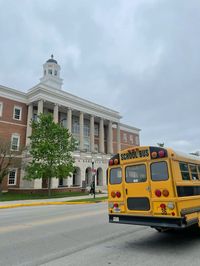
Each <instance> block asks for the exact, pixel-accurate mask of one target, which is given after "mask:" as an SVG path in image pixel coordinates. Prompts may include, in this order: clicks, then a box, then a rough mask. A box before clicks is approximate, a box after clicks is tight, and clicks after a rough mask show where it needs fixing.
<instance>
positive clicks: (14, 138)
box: [11, 134, 20, 151]
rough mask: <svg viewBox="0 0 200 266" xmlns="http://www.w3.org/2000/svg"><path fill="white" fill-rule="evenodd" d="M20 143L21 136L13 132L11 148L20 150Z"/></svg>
mask: <svg viewBox="0 0 200 266" xmlns="http://www.w3.org/2000/svg"><path fill="white" fill-rule="evenodd" d="M19 143H20V136H19V135H17V134H13V135H12V139H11V150H13V151H18V150H19Z"/></svg>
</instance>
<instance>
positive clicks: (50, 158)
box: [25, 114, 76, 196]
mask: <svg viewBox="0 0 200 266" xmlns="http://www.w3.org/2000/svg"><path fill="white" fill-rule="evenodd" d="M31 127H32V135H31V136H30V140H31V143H30V148H29V149H30V150H29V152H30V155H31V157H32V160H31V161H30V162H29V163H28V165H27V166H26V167H25V169H26V178H27V179H37V178H42V179H47V180H48V195H49V196H50V195H51V180H52V178H54V177H56V178H62V177H67V176H69V175H70V174H71V173H73V171H74V159H73V156H72V152H73V151H74V150H75V146H76V145H75V140H74V138H73V137H72V135H71V134H70V133H69V131H68V129H65V128H64V127H62V126H61V125H60V124H56V123H54V121H53V117H52V115H51V114H48V115H46V114H40V115H39V117H38V119H37V120H32V121H31Z"/></svg>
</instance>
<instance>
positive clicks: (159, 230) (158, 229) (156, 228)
mask: <svg viewBox="0 0 200 266" xmlns="http://www.w3.org/2000/svg"><path fill="white" fill-rule="evenodd" d="M154 229H155V230H156V231H157V232H159V233H164V232H170V231H172V230H173V229H172V228H163V227H154Z"/></svg>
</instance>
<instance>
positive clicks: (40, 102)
mask: <svg viewBox="0 0 200 266" xmlns="http://www.w3.org/2000/svg"><path fill="white" fill-rule="evenodd" d="M40 113H43V100H39V101H38V115H40Z"/></svg>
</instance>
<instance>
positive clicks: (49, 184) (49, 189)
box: [48, 177, 51, 198]
mask: <svg viewBox="0 0 200 266" xmlns="http://www.w3.org/2000/svg"><path fill="white" fill-rule="evenodd" d="M48 197H49V198H50V197H51V178H50V177H49V178H48Z"/></svg>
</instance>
